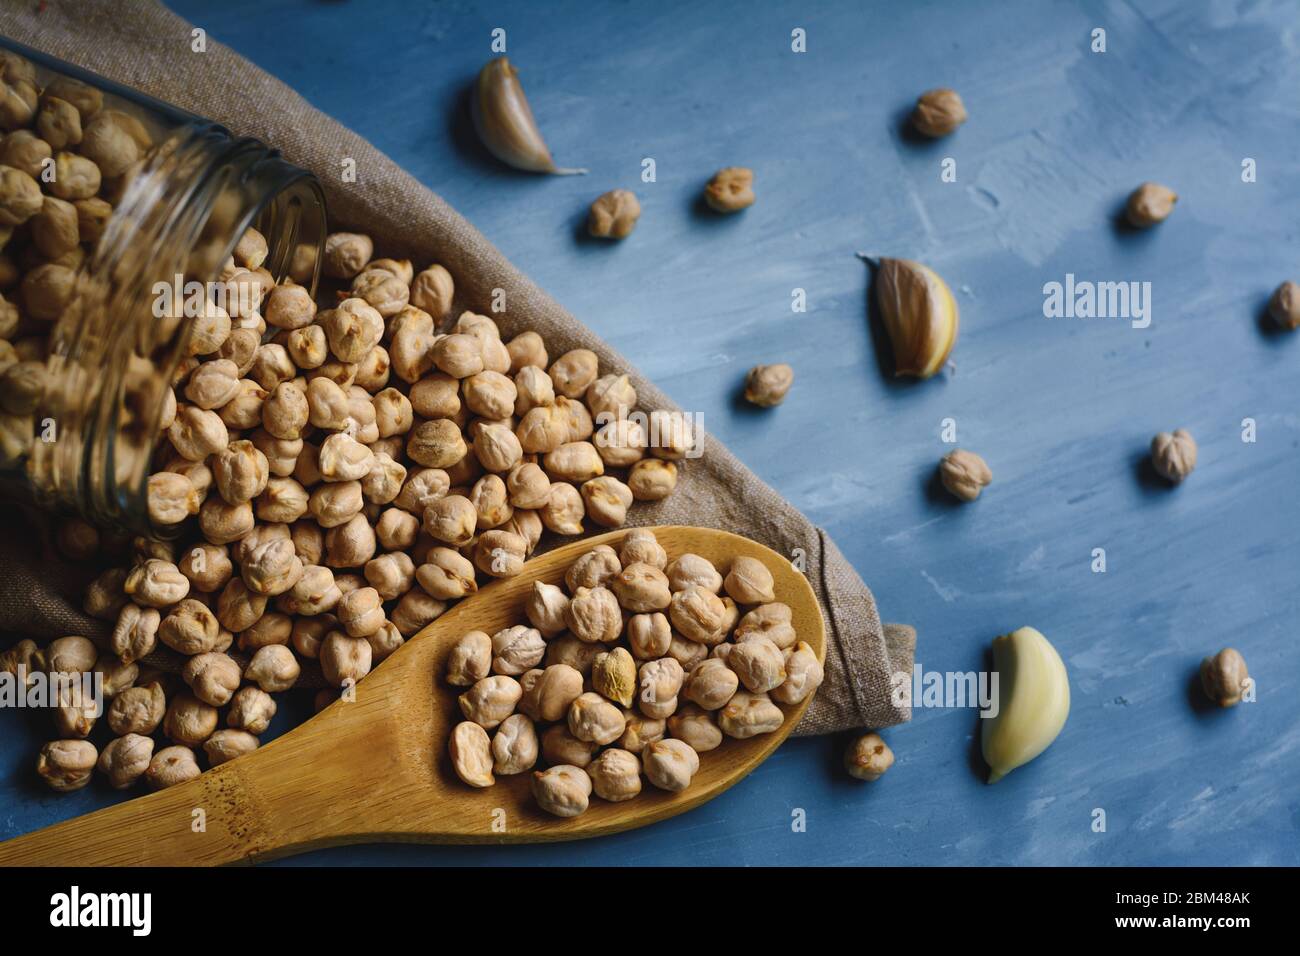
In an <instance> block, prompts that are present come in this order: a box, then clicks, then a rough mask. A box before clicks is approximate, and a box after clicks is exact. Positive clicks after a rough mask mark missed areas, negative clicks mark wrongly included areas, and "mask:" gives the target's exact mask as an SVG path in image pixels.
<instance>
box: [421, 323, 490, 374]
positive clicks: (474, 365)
mask: <svg viewBox="0 0 1300 956" xmlns="http://www.w3.org/2000/svg"><path fill="white" fill-rule="evenodd" d="M432 354H433V364H434V365H436V366H437V367H438V370H439V371H441V372H444V373H445V374H447V375H450V376H451V377H452V378H456V379H465V378H469V377H470V376H471V375H477V374H478V373H479V372H481V371H483V368H484V366H483V346H482V344H481V343H480V341H479V339H477V338H476V337H475V336H473V335H467V334H464V333H460V332H457V333H453V334H451V335H444V336H442V337H441V338H440V339H438V340H437V341H435V342H434V344H433V352H432Z"/></svg>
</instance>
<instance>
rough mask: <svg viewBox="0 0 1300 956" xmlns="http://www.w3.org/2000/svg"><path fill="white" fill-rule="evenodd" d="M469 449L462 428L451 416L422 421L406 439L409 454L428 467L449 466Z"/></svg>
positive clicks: (462, 456) (416, 461)
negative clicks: (461, 431)
mask: <svg viewBox="0 0 1300 956" xmlns="http://www.w3.org/2000/svg"><path fill="white" fill-rule="evenodd" d="M468 451H469V448H468V446H466V444H465V439H464V437H463V436H462V435H461V433H460V428H459V427H458V426H457V425H456V423H455V422H454V421H452V420H451V419H449V418H438V419H434V420H433V421H427V422H421V423H420V424H419V425H416V426H415V427H414V428H412V429H411V431H410V433H409V436H408V438H407V440H406V454H407V456H408V457H409V458H410V459H411V460H412V461H414V462H415V463H416V464H419V465H424V466H425V467H427V468H447V467H449V466H451V465H454V464H456V463H457V462H458V461H460V460H461V459H462V458H464V457H465V454H466V452H468Z"/></svg>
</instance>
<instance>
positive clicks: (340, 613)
mask: <svg viewBox="0 0 1300 956" xmlns="http://www.w3.org/2000/svg"><path fill="white" fill-rule="evenodd" d="M408 560H409V559H408ZM334 613H335V614H336V616H337V617H338V619H339V623H340V624H342V625H343V627H344V629H345V630H346V631H347V633H348V636H349V637H366V636H367V635H370V634H373V633H375V631H377V630H379V627H380V625H381V624H383V623H384V605H383V599H382V598H381V597H380V595H379V592H378V591H377V590H375V589H374V588H373V587H364V588H357V589H356V590H355V591H350V592H348V593H347V594H344V595H343V597H342V598H340V599H339V602H338V604H337V606H336V607H335V609H334Z"/></svg>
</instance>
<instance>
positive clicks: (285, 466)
mask: <svg viewBox="0 0 1300 956" xmlns="http://www.w3.org/2000/svg"><path fill="white" fill-rule="evenodd" d="M249 441H251V442H252V443H253V445H254V447H256V448H257V450H258V451H260V452H261V453H262V454H263V455H265V456H266V465H267V469H268V470H269V471H270V473H271V474H273V475H276V476H277V477H280V478H287V477H289V476H290V475H292V474H293V470H294V466H295V465H296V464H297V463H298V456H299V455H301V454H302V449H303V441H302V439H301V438H276V437H275V436H273V435H272V434H271V433H270V432H268V431H267V430H266V429H265V428H258V429H256V430H255V431H254V432H253V434H252V435H250V436H249Z"/></svg>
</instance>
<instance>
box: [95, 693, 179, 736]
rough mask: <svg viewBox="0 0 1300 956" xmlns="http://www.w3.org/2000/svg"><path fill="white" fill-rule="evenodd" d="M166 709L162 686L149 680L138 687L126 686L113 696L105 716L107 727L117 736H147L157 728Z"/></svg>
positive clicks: (165, 698)
mask: <svg viewBox="0 0 1300 956" xmlns="http://www.w3.org/2000/svg"><path fill="white" fill-rule="evenodd" d="M166 710H167V697H166V694H165V693H164V692H163V689H162V686H161V685H159V684H158V683H157V682H152V681H151V682H149V683H146V684H142V685H141V686H138V687H128V688H127V689H126V690H124V691H122V692H121V693H120V694H118V695H117V696H116V697H114V698H113V702H112V703H111V704H109V707H108V712H107V714H106V715H105V718H106V720H107V721H108V726H109V729H111V730H112V731H113V733H115V734H118V735H119V736H121V735H124V734H143V735H145V736H148V735H149V734H152V733H153V732H154V731H155V730H157V729H158V725H159V724H160V723H162V719H163V715H164V714H165V713H166Z"/></svg>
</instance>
